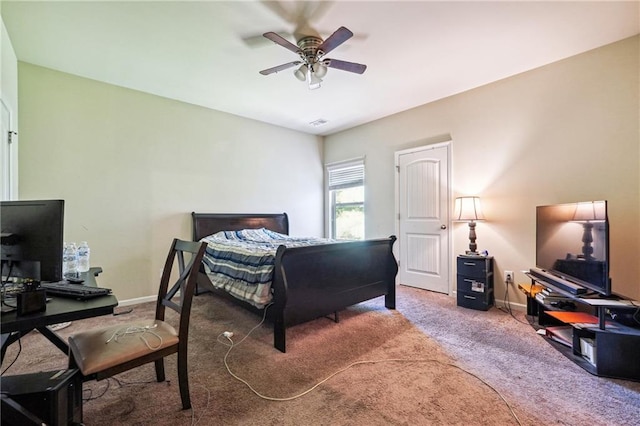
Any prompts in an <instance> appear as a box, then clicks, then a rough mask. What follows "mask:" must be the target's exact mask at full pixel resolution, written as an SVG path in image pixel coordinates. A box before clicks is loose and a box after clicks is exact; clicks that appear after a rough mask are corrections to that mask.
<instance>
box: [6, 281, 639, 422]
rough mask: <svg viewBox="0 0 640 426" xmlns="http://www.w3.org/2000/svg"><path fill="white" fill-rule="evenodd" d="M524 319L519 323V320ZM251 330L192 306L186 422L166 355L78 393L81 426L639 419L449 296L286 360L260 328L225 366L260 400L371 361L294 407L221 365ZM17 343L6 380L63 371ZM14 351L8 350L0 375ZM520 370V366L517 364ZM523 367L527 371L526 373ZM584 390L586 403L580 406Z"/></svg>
mask: <svg viewBox="0 0 640 426" xmlns="http://www.w3.org/2000/svg"><path fill="white" fill-rule="evenodd" d="M152 310H153V304H151V303H147V304H143V305H138V306H136V307H135V309H134V311H133V312H132V313H131V314H128V315H121V316H114V317H102V318H94V319H90V320H85V321H78V322H74V323H73V324H72V325H71V326H70V327H68V328H65V329H63V330H61V331H60V334H62V335H65V336H68V335H69V334H71V333H74V332H77V331H78V330H81V329H84V328H90V327H95V326H98V325H102V324H105V323H107V322H108V323H110V324H112V323H118V322H128V321H135V319H136V318H142V317H147V316H149V315H151V312H152ZM519 320H520V321H522V322H524V317H523V316H522V314H520V318H519ZM259 321H260V318H258V317H257V316H255V315H253V314H250V313H248V312H245V311H243V310H242V309H240V308H238V307H235V306H233V305H231V304H229V303H227V302H225V301H222V300H219V299H218V298H216V297H214V296H212V295H201V296H198V297H196V298H195V299H194V307H193V314H192V326H191V331H190V332H191V334H190V350H189V352H190V355H189V362H190V368H189V370H190V382H191V398H192V402H193V410H187V411H182V410H181V409H180V408H181V405H180V397H179V391H178V386H177V380H176V374H175V357H170V358H169V361H168V363H167V368H166V370H167V373H168V379H169V380H170V382H169V384H167V383H156V382H154V381H153V380H154V373H153V367H152V365H149V366H145V367H141V368H138V369H137V370H134V371H132V372H128V373H123V374H122V375H120V376H118V377H117V379H118V380H117V381H116V380H109V381H103V382H97V383H96V382H90V383H86V384H85V392H84V394H85V398H90V400H89V401H87V402H85V404H84V421H85V423H86V424H87V425H103V424H104V425H113V424H122V425H146V424H157V425H165V424H166V425H169V424H172V425H173V424H178V425H189V424H201V425H223V424H230V425H250V424H266V425H276V424H277V425H301V424H311V425H329V424H339V425H389V424H392V425H403V424H407V425H409V424H411V425H415V424H435V425H439V424H440V425H445V424H446V425H449V424H465V425H469V424H473V425H510V424H514V425H515V424H518V421H517V420H516V417H514V414H513V413H512V412H511V411H510V407H512V408H513V410H514V412H515V415H516V416H517V418H518V419H519V421H520V422H521V424H523V425H539V424H571V425H573V424H575V425H580V424H590V425H599V424H602V425H605V424H619V425H623V424H633V423H632V422H633V421H637V420H638V418H640V417H634V414H640V413H638V412H635V413H634V410H638V407H639V406H640V385H639V384H637V383H632V382H627V381H616V380H610V379H603V378H596V377H593V376H591V375H589V374H588V373H586V372H584V371H583V370H581V369H579V368H578V367H576V366H575V365H574V364H573V363H571V362H570V361H569V360H567V359H566V358H564V357H563V356H562V355H560V354H559V353H557V351H555V350H553V349H552V348H551V346H550V345H548V344H547V343H546V342H544V341H543V340H542V339H541V338H539V336H536V335H535V333H534V332H533V329H532V328H531V327H530V326H529V325H527V324H523V323H521V322H518V320H516V319H514V318H513V317H511V316H509V315H507V314H505V313H503V312H501V311H499V310H497V309H495V308H494V309H492V310H490V311H489V312H481V311H473V310H469V309H464V308H459V307H457V306H455V301H454V300H453V299H452V298H449V297H446V296H443V295H438V294H433V293H428V292H424V291H420V290H416V289H411V288H406V287H400V288H399V291H398V310H395V311H390V310H387V309H385V308H384V304H383V300H382V298H380V299H376V300H374V301H371V302H367V303H364V304H361V305H358V306H356V307H353V308H350V309H349V310H347V311H343V312H342V313H341V314H340V322H339V323H335V322H333V321H331V320H329V319H324V318H323V319H318V320H316V321H312V322H310V323H306V324H302V325H299V326H295V327H293V328H291V329H290V330H289V332H288V335H287V339H288V341H287V345H288V346H287V350H288V352H287V353H286V354H282V353H280V352H279V351H277V350H275V349H274V348H273V346H272V331H271V327H270V326H268V325H263V326H261V327H259V328H257V329H256V330H255V331H254V332H253V333H252V334H251V335H250V336H249V337H248V338H247V339H246V340H244V341H243V342H242V343H240V344H239V345H237V346H235V347H234V348H233V350H232V351H231V353H230V355H229V357H228V364H229V366H230V368H231V370H232V371H233V372H234V373H235V374H237V375H238V376H240V377H242V378H243V379H244V380H246V381H247V382H248V383H249V384H250V385H251V386H252V387H253V388H254V389H255V390H256V391H257V392H258V393H260V394H262V395H264V396H266V397H270V398H291V397H295V396H296V395H299V394H301V393H303V392H305V391H307V390H308V389H309V388H311V387H313V386H314V385H316V384H317V383H318V382H320V381H322V380H323V379H325V378H327V377H329V376H331V375H332V374H334V373H336V372H337V371H339V370H342V369H344V368H345V367H348V366H349V365H350V364H352V363H354V362H358V361H379V362H376V363H370V364H369V363H367V364H359V365H354V366H352V367H350V368H347V369H346V370H345V371H343V372H341V373H339V374H337V375H335V376H333V377H331V378H330V379H329V380H327V381H326V382H325V383H323V384H321V385H319V386H318V387H317V388H316V389H314V390H312V391H311V392H309V393H306V394H305V395H303V396H299V397H297V398H294V399H292V400H290V401H271V400H266V399H263V398H260V397H258V396H257V395H256V394H254V393H253V392H252V391H251V390H250V389H249V388H248V387H247V386H246V385H244V384H242V383H240V382H239V381H237V380H236V379H234V378H233V377H231V375H230V374H229V373H228V372H227V370H226V367H225V365H224V357H225V354H226V353H227V352H228V350H229V347H228V346H226V345H225V344H223V343H221V342H224V341H225V339H224V338H220V339H218V336H219V335H220V334H221V333H222V332H224V331H231V332H233V333H234V336H233V337H232V339H233V340H234V342H236V343H237V342H239V341H240V340H241V339H242V338H243V337H245V335H246V333H247V332H249V331H250V330H251V329H252V328H253V327H254V326H255V325H256V324H258V322H259ZM474 339H475V341H474ZM21 343H22V352H21V353H20V355H19V357H18V359H17V361H16V363H15V364H14V365H13V366H12V367H11V368H10V369H9V370H8V371H7V373H5V374H19V373H25V372H35V371H47V370H55V369H59V368H64V367H65V365H66V358H65V356H64V354H62V353H61V352H60V351H58V350H57V349H56V348H55V347H53V346H52V345H51V344H50V343H49V342H48V341H47V340H46V339H44V338H43V337H42V336H40V335H39V334H38V333H36V332H34V333H31V334H30V335H28V336H26V337H24V338H23V339H22V342H21ZM503 345H506V346H505V347H503ZM17 352H18V345H17V344H14V345H13V346H12V347H11V348H10V349H9V351H8V352H7V355H6V357H5V362H4V363H3V365H2V368H3V370H4V369H5V368H7V366H8V365H9V363H10V362H11V361H12V360H13V359H14V358H15V357H16V354H17ZM523 357H524V358H523ZM523 359H524V360H528V361H529V364H527V365H524V366H523V365H522V364H521V363H522V361H523ZM541 362H542V366H543V367H542V368H544V364H545V363H548V368H550V369H551V370H550V371H552V372H556V371H561V372H563V373H564V372H565V371H566V372H567V373H566V374H568V376H567V378H568V380H573V381H574V382H573V383H572V384H571V385H570V389H565V387H564V386H558V385H557V383H558V381H557V380H556V379H555V378H554V379H553V380H549V383H551V385H545V384H544V383H541V382H540V380H541V376H544V373H542V372H540V371H538V370H537V369H539V368H541V367H540V363H541ZM528 365H529V366H531V368H534V369H536V371H527V370H526V369H527V368H528V367H527V366H528ZM464 370H466V371H467V372H465V371H464ZM554 374H557V373H554ZM581 380H583V381H584V383H581ZM483 381H484V382H483ZM560 383H563V382H560ZM581 386H584V387H585V388H584V389H583V388H581ZM586 387H589V388H590V393H589V395H591V396H592V404H591V405H590V406H584V405H583V406H582V407H580V405H579V404H584V401H583V399H581V398H584V397H583V396H581V392H586V391H587V389H586ZM498 392H500V394H498ZM573 394H575V395H577V396H578V397H579V398H578V399H577V403H573V402H572V400H571V398H572V396H573ZM502 397H504V398H505V400H506V402H505V401H504V400H503V399H502ZM610 399H613V401H611V400H610ZM507 403H508V404H507ZM596 403H600V404H601V405H600V406H601V407H608V408H607V410H606V412H601V411H602V410H599V409H598V408H597V407H594V406H593V405H594V404H596ZM634 404H635V407H633V405H634ZM629 405H632V407H631V409H630V408H629ZM613 407H615V408H613Z"/></svg>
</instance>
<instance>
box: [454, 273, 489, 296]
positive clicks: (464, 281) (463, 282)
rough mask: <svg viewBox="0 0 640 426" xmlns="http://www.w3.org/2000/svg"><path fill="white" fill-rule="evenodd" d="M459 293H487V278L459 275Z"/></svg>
mask: <svg viewBox="0 0 640 426" xmlns="http://www.w3.org/2000/svg"><path fill="white" fill-rule="evenodd" d="M457 290H458V291H466V292H469V293H480V294H482V293H486V292H487V291H488V290H489V286H488V285H487V281H486V277H482V279H478V278H472V277H467V276H461V275H458V289H457Z"/></svg>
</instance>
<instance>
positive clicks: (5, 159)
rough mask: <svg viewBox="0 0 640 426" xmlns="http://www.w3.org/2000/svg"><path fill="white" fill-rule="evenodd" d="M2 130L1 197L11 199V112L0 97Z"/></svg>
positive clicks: (0, 139) (0, 129) (0, 145)
mask: <svg viewBox="0 0 640 426" xmlns="http://www.w3.org/2000/svg"><path fill="white" fill-rule="evenodd" d="M0 122H1V124H0V132H2V133H1V135H2V137H1V138H0V166H1V168H0V170H1V171H0V199H2V200H10V199H11V182H12V176H11V173H12V171H11V169H12V167H11V149H10V148H11V146H10V144H11V142H10V140H9V138H10V136H11V133H9V131H10V130H11V114H10V112H9V108H7V106H6V105H5V103H4V101H3V100H2V99H0Z"/></svg>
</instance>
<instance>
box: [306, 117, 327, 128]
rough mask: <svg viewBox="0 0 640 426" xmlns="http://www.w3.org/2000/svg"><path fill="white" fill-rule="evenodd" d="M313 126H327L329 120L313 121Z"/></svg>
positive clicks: (319, 119)
mask: <svg viewBox="0 0 640 426" xmlns="http://www.w3.org/2000/svg"><path fill="white" fill-rule="evenodd" d="M309 124H311V125H312V126H313V127H318V126H322V125H323V124H327V120H325V119H324V118H318V119H317V120H314V121H312V122H311V123H309Z"/></svg>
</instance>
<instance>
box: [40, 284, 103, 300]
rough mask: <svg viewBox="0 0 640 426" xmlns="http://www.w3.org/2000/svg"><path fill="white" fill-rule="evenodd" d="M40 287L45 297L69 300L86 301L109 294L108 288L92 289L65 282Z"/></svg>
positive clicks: (91, 287)
mask: <svg viewBox="0 0 640 426" xmlns="http://www.w3.org/2000/svg"><path fill="white" fill-rule="evenodd" d="M40 287H42V288H44V289H45V290H46V291H47V295H51V296H60V297H68V298H71V299H78V300H87V299H93V298H94V297H100V296H106V295H108V294H111V289H110V288H103V287H93V286H87V285H82V284H69V283H66V282H56V283H42V284H40Z"/></svg>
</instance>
